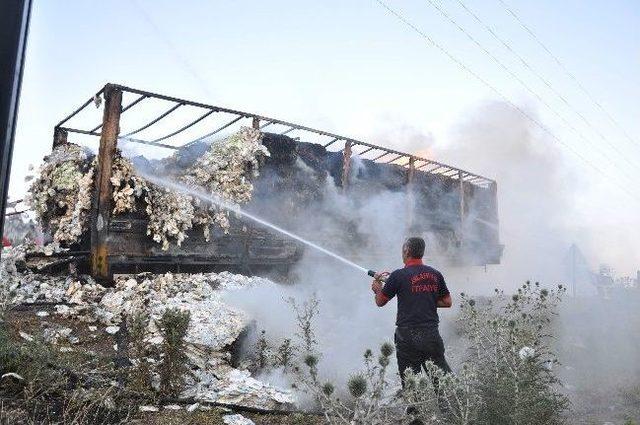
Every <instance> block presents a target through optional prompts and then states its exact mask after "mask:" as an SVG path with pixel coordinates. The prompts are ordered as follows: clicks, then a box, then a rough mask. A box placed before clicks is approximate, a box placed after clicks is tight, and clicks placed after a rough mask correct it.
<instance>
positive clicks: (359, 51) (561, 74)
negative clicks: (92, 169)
mask: <svg viewBox="0 0 640 425" xmlns="http://www.w3.org/2000/svg"><path fill="white" fill-rule="evenodd" d="M386 4H387V5H388V6H389V7H391V8H393V9H394V10H396V11H397V12H398V13H400V14H402V16H404V17H405V18H406V19H407V20H409V21H411V23H412V24H413V25H414V26H415V27H416V28H417V29H419V30H420V31H421V32H422V33H423V34H425V35H427V36H428V37H431V39H432V40H434V41H435V42H436V43H437V44H438V45H439V46H441V47H442V48H443V49H444V50H446V52H448V54H450V55H452V56H453V57H455V58H457V60H459V61H461V62H462V63H464V64H465V66H466V67H467V68H468V69H469V70H471V71H472V72H473V73H474V74H475V75H477V76H479V77H480V78H482V79H483V80H484V81H486V82H487V84H488V85H490V86H491V87H493V88H495V90H497V91H498V92H500V93H501V95H499V94H497V93H496V91H494V90H492V89H490V88H489V87H488V86H487V84H484V83H482V82H479V81H478V79H476V78H475V77H473V76H471V75H470V73H469V72H467V71H465V70H463V69H461V67H460V66H459V65H458V64H456V63H454V62H453V61H452V60H451V58H450V57H448V56H447V55H446V54H444V53H443V52H442V51H441V50H440V49H439V48H437V47H434V46H433V45H431V44H430V43H429V42H428V41H426V40H425V38H423V37H422V36H421V35H419V34H417V33H416V32H415V31H414V30H413V29H411V28H410V27H409V26H407V25H406V24H404V23H402V22H400V21H399V20H398V19H397V18H396V17H395V16H393V15H392V14H391V13H390V12H389V11H388V10H387V9H385V8H384V7H383V6H381V4H380V3H378V2H377V1H375V0H352V1H348V2H345V1H338V0H323V1H304V2H301V1H293V0H274V1H270V2H261V1H233V2H223V1H195V0H183V1H181V2H175V1H167V0H154V1H151V0H108V1H100V2H97V1H86V0H84V1H81V0H65V1H60V0H58V1H53V0H38V1H35V2H34V5H33V12H32V21H31V28H30V34H29V40H28V46H27V60H26V65H25V71H24V79H23V85H22V98H21V103H20V110H19V120H18V127H17V134H16V142H15V149H14V160H13V165H12V174H11V187H10V198H11V199H19V198H22V196H23V195H24V193H25V190H26V185H25V183H24V178H25V176H26V175H27V174H28V173H29V171H28V167H29V165H30V164H34V165H37V164H38V163H39V162H40V160H41V158H42V157H43V156H44V155H46V154H47V153H49V152H50V149H51V141H52V133H53V127H54V125H55V123H57V122H58V121H59V120H60V119H61V118H62V117H64V116H65V115H67V114H68V113H70V112H71V111H72V110H73V109H75V108H76V107H77V106H79V105H80V104H81V103H82V102H83V101H85V100H86V99H88V98H89V97H90V96H91V95H92V94H93V93H95V92H96V91H97V90H98V89H99V88H100V87H101V86H103V85H104V84H105V83H107V82H113V83H120V84H124V85H127V86H131V87H136V88H140V89H144V90H149V91H154V92H159V93H163V94H167V95H172V96H176V97H181V98H186V99H190V100H195V101H201V102H205V103H209V104H214V105H219V106H226V107H231V108H237V109H240V110H246V111H251V112H256V113H260V114H264V115H267V116H272V117H277V118H281V119H284V120H288V121H291V122H296V123H300V124H305V125H308V126H311V127H315V128H320V129H324V130H327V131H332V132H336V133H339V134H344V135H347V136H351V137H355V138H360V139H363V140H367V141H371V142H373V143H378V144H384V145H385V146H388V147H390V148H398V149H406V150H412V151H415V152H421V153H425V154H428V155H436V156H437V157H436V158H434V159H438V160H443V161H445V162H447V160H450V161H456V160H462V159H460V155H453V154H452V155H449V153H448V152H449V150H448V149H447V147H448V146H450V145H451V144H453V143H457V144H458V146H459V144H460V141H459V131H458V130H459V128H460V125H463V123H464V122H466V121H467V120H468V117H469V116H475V115H476V114H477V113H478V111H479V110H482V106H483V105H486V104H487V103H490V102H496V101H502V102H504V101H505V99H508V100H509V102H512V104H513V105H515V106H517V107H518V108H521V109H522V110H524V111H527V113H528V114H530V115H531V116H532V117H534V118H535V119H536V120H537V121H539V122H540V123H542V124H543V125H544V126H545V127H546V128H548V129H549V131H550V132H551V133H553V134H554V135H555V137H557V139H559V140H556V139H555V138H554V137H549V135H548V134H544V131H541V130H540V129H539V128H536V132H535V135H534V138H535V141H536V143H537V144H538V146H539V149H540V150H542V151H549V152H551V151H553V152H554V155H557V156H558V158H559V161H560V163H561V164H562V167H565V168H566V169H567V170H571V171H570V172H568V173H567V174H566V175H567V176H568V177H567V178H570V179H574V180H575V182H571V183H572V184H571V185H570V186H571V187H572V190H573V191H572V199H573V201H574V206H575V208H574V210H575V214H576V215H577V217H579V220H580V222H581V223H583V225H584V226H587V227H588V226H591V227H590V228H591V229H599V230H595V236H594V240H597V239H598V238H605V239H606V237H609V243H611V238H613V241H614V242H615V240H616V239H615V238H617V237H627V238H628V237H629V235H628V233H629V232H628V229H629V228H630V227H635V226H636V224H640V223H638V222H637V217H638V216H639V215H640V214H638V212H639V211H640V185H638V184H637V181H638V177H640V164H638V161H637V158H638V157H640V122H639V121H638V120H637V115H638V107H637V99H639V98H640V73H639V72H638V71H639V65H640V43H639V41H640V32H639V30H638V26H637V23H638V22H639V18H640V3H638V2H636V1H631V0H630V1H622V0H620V1H611V2H600V1H577V0H572V1H561V2H558V1H550V0H541V1H536V2H531V1H523V0H442V1H440V0H386ZM463 5H464V6H466V7H467V8H468V9H469V10H471V11H473V12H474V13H475V14H476V15H477V16H478V17H479V18H480V19H481V20H482V21H483V22H484V23H485V24H487V25H488V26H490V27H491V28H492V30H493V31H494V33H495V34H497V35H498V36H499V37H500V38H501V39H503V40H504V41H506V42H507V43H508V45H509V46H510V47H511V49H512V50H513V51H515V52H517V53H518V55H519V56H520V57H521V58H523V59H525V60H526V62H527V64H528V65H529V66H530V68H531V69H533V71H534V72H532V71H531V69H529V68H527V67H526V66H524V65H523V63H522V61H520V59H519V58H518V57H516V56H514V55H513V53H512V52H511V51H509V50H508V49H507V48H505V46H503V45H502V44H500V42H498V41H497V40H496V39H495V38H493V37H492V35H491V34H490V33H489V32H488V31H486V29H485V28H484V27H483V26H482V25H481V24H479V23H478V22H477V21H476V20H475V19H474V18H473V17H472V16H471V15H470V14H469V13H468V12H467V11H466V10H465V9H464V8H463ZM437 8H440V9H441V10H443V11H444V12H445V13H446V14H447V15H448V16H450V17H451V19H453V20H454V21H455V22H456V23H457V25H459V26H460V27H462V28H464V29H465V31H467V32H468V33H469V34H470V35H471V36H472V37H473V38H474V39H475V40H476V42H477V43H479V44H480V46H482V47H479V46H478V44H476V42H474V41H472V40H470V39H469V38H468V37H467V36H466V35H465V34H463V33H462V32H461V31H460V30H459V28H458V27H456V26H455V25H453V24H452V23H451V22H450V21H448V20H447V19H446V18H445V17H443V16H442V14H441V13H440V12H439V11H438V9H437ZM509 10H512V11H513V12H515V13H516V14H517V16H518V17H519V18H520V19H521V20H522V22H524V23H525V24H526V25H527V26H528V27H529V28H530V29H532V30H533V32H534V33H535V35H536V36H537V37H538V39H539V40H540V41H541V42H542V43H544V45H545V46H546V47H547V48H548V49H549V50H550V51H551V52H553V54H554V55H555V56H556V57H557V58H559V59H560V60H561V62H562V64H563V66H564V69H566V70H569V71H570V72H571V74H572V75H573V76H574V77H575V80H574V78H573V77H570V76H568V75H567V74H566V72H565V71H564V69H563V68H562V67H560V66H559V65H558V63H556V61H555V60H554V59H553V58H552V57H551V56H550V55H549V54H548V53H547V52H546V51H545V50H544V49H543V48H542V47H541V46H540V45H539V44H538V43H537V42H536V40H535V39H534V38H533V37H532V36H531V34H529V33H527V32H526V31H525V29H524V28H523V27H522V25H521V24H520V23H519V22H518V21H517V20H516V19H514V17H513V16H512V15H511V14H510V12H509ZM483 48H484V49H486V50H487V51H488V52H489V53H490V56H491V57H490V56H488V55H487V53H486V52H484V51H483V50H482V49H483ZM496 61H498V62H500V63H501V64H503V65H504V67H506V68H507V69H508V70H510V71H511V73H510V72H508V71H505V69H504V68H503V67H502V66H501V65H500V64H498V63H497V62H496ZM514 75H515V77H514ZM543 80H544V81H543ZM576 80H577V81H578V82H579V83H580V84H581V85H582V87H584V88H585V89H586V90H587V91H588V92H589V94H590V95H591V96H592V97H593V98H594V99H596V100H597V101H598V102H599V104H600V105H601V106H602V109H603V110H605V111H606V112H607V113H608V114H609V115H610V116H611V117H613V118H614V119H615V120H616V122H617V124H615V125H614V124H613V123H612V122H611V120H610V119H609V118H608V117H607V115H606V114H605V113H603V111H602V110H601V109H600V108H599V107H597V105H595V104H594V103H593V101H592V100H591V99H590V98H589V97H588V96H587V95H586V94H585V93H584V92H583V91H582V89H581V88H580V87H579V86H578V84H577V83H576ZM549 86H551V87H552V89H551V88H550V87H549ZM558 95H560V96H562V97H559V96H558ZM538 96H539V97H538ZM563 99H564V100H563ZM560 117H562V118H560ZM461 123H462V124H461ZM534 127H535V126H534ZM406 128H410V129H412V132H413V133H415V134H417V135H419V137H417V139H416V138H413V139H412V141H411V143H410V145H407V143H406V140H404V139H403V137H395V138H394V137H392V135H398V134H400V135H402V131H403V129H406ZM625 132H626V134H627V135H628V136H627V135H625ZM390 135H391V136H390ZM421 138H423V139H424V142H423V144H424V146H422V145H421V140H422V139H421ZM576 152H577V154H576ZM491 154H492V153H491V152H486V155H491ZM467 162H468V165H469V166H470V167H473V166H474V164H475V163H474V161H467ZM477 164H478V167H479V168H482V169H474V168H470V171H473V172H477V173H480V174H483V175H486V176H487V177H490V178H495V177H497V175H498V174H499V173H498V172H497V171H495V170H493V169H492V167H491V163H490V162H487V161H484V162H478V163H477ZM487 164H488V165H487ZM452 165H457V164H456V163H452ZM461 165H462V164H461ZM465 165H467V164H465ZM516 165H517V164H516ZM573 183H575V184H573ZM498 184H499V185H500V182H498ZM621 188H622V189H621ZM627 192H630V193H627ZM507 195H508V194H507ZM503 196H504V195H503ZM612 209H613V210H615V212H616V214H609V213H608V211H610V210H612ZM594 211H595V212H596V213H595V214H594V213H593V212H594ZM600 211H601V213H600ZM585 212H589V214H586V213H585ZM589 223H590V224H589ZM639 227H640V226H639ZM625 234H626V236H625ZM603 235H604V236H603ZM611 235H614V236H611ZM605 236H606V237H605ZM636 240H637V239H636ZM605 245H606V244H605ZM625 246H627V245H625ZM635 250H636V251H635V252H634V253H633V255H632V256H631V257H632V258H634V261H635V260H636V259H637V260H638V263H639V264H638V265H640V253H639V252H638V251H640V248H638V247H637V245H636V248H635ZM616 255H617V254H616ZM607 261H611V262H613V263H615V262H616V261H618V263H619V266H618V267H619V268H620V269H624V271H625V272H629V273H631V272H632V267H633V266H632V265H630V264H629V263H628V262H622V261H620V260H619V258H618V257H616V256H612V257H611V258H607Z"/></svg>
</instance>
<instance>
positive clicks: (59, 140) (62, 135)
mask: <svg viewBox="0 0 640 425" xmlns="http://www.w3.org/2000/svg"><path fill="white" fill-rule="evenodd" d="M67 136H68V133H67V130H63V129H61V128H60V127H56V128H54V129H53V148H54V149H55V148H57V147H58V146H60V145H64V144H65V143H67Z"/></svg>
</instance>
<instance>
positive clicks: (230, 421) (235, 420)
mask: <svg viewBox="0 0 640 425" xmlns="http://www.w3.org/2000/svg"><path fill="white" fill-rule="evenodd" d="M222 421H223V422H224V423H225V424H226V425H255V422H253V421H252V420H251V419H249V418H245V417H244V416H242V415H240V414H235V415H224V416H223V417H222Z"/></svg>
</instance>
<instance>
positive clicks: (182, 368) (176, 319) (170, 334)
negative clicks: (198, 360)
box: [159, 308, 191, 396]
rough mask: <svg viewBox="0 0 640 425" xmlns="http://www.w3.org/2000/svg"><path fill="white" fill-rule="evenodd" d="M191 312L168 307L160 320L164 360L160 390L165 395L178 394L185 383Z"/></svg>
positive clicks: (161, 364)
mask: <svg viewBox="0 0 640 425" xmlns="http://www.w3.org/2000/svg"><path fill="white" fill-rule="evenodd" d="M190 320H191V314H190V313H189V312H188V311H180V310H178V309H177V308H175V309H167V310H166V311H165V312H164V314H163V315H162V317H161V318H160V320H159V327H160V331H161V333H162V337H163V342H162V360H161V361H160V366H159V373H160V392H161V393H162V394H163V395H165V396H177V395H178V394H179V393H180V391H181V390H182V388H183V387H184V384H185V377H186V374H187V372H188V358H187V355H186V353H185V348H186V344H185V336H186V335H187V330H188V329H189V322H190Z"/></svg>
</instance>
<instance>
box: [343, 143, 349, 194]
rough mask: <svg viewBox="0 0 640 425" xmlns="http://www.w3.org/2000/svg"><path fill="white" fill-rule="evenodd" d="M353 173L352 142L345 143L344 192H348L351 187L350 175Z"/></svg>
mask: <svg viewBox="0 0 640 425" xmlns="http://www.w3.org/2000/svg"><path fill="white" fill-rule="evenodd" d="M350 172H351V142H350V141H348V140H347V141H346V142H344V151H342V190H347V187H348V186H349V173H350Z"/></svg>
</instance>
